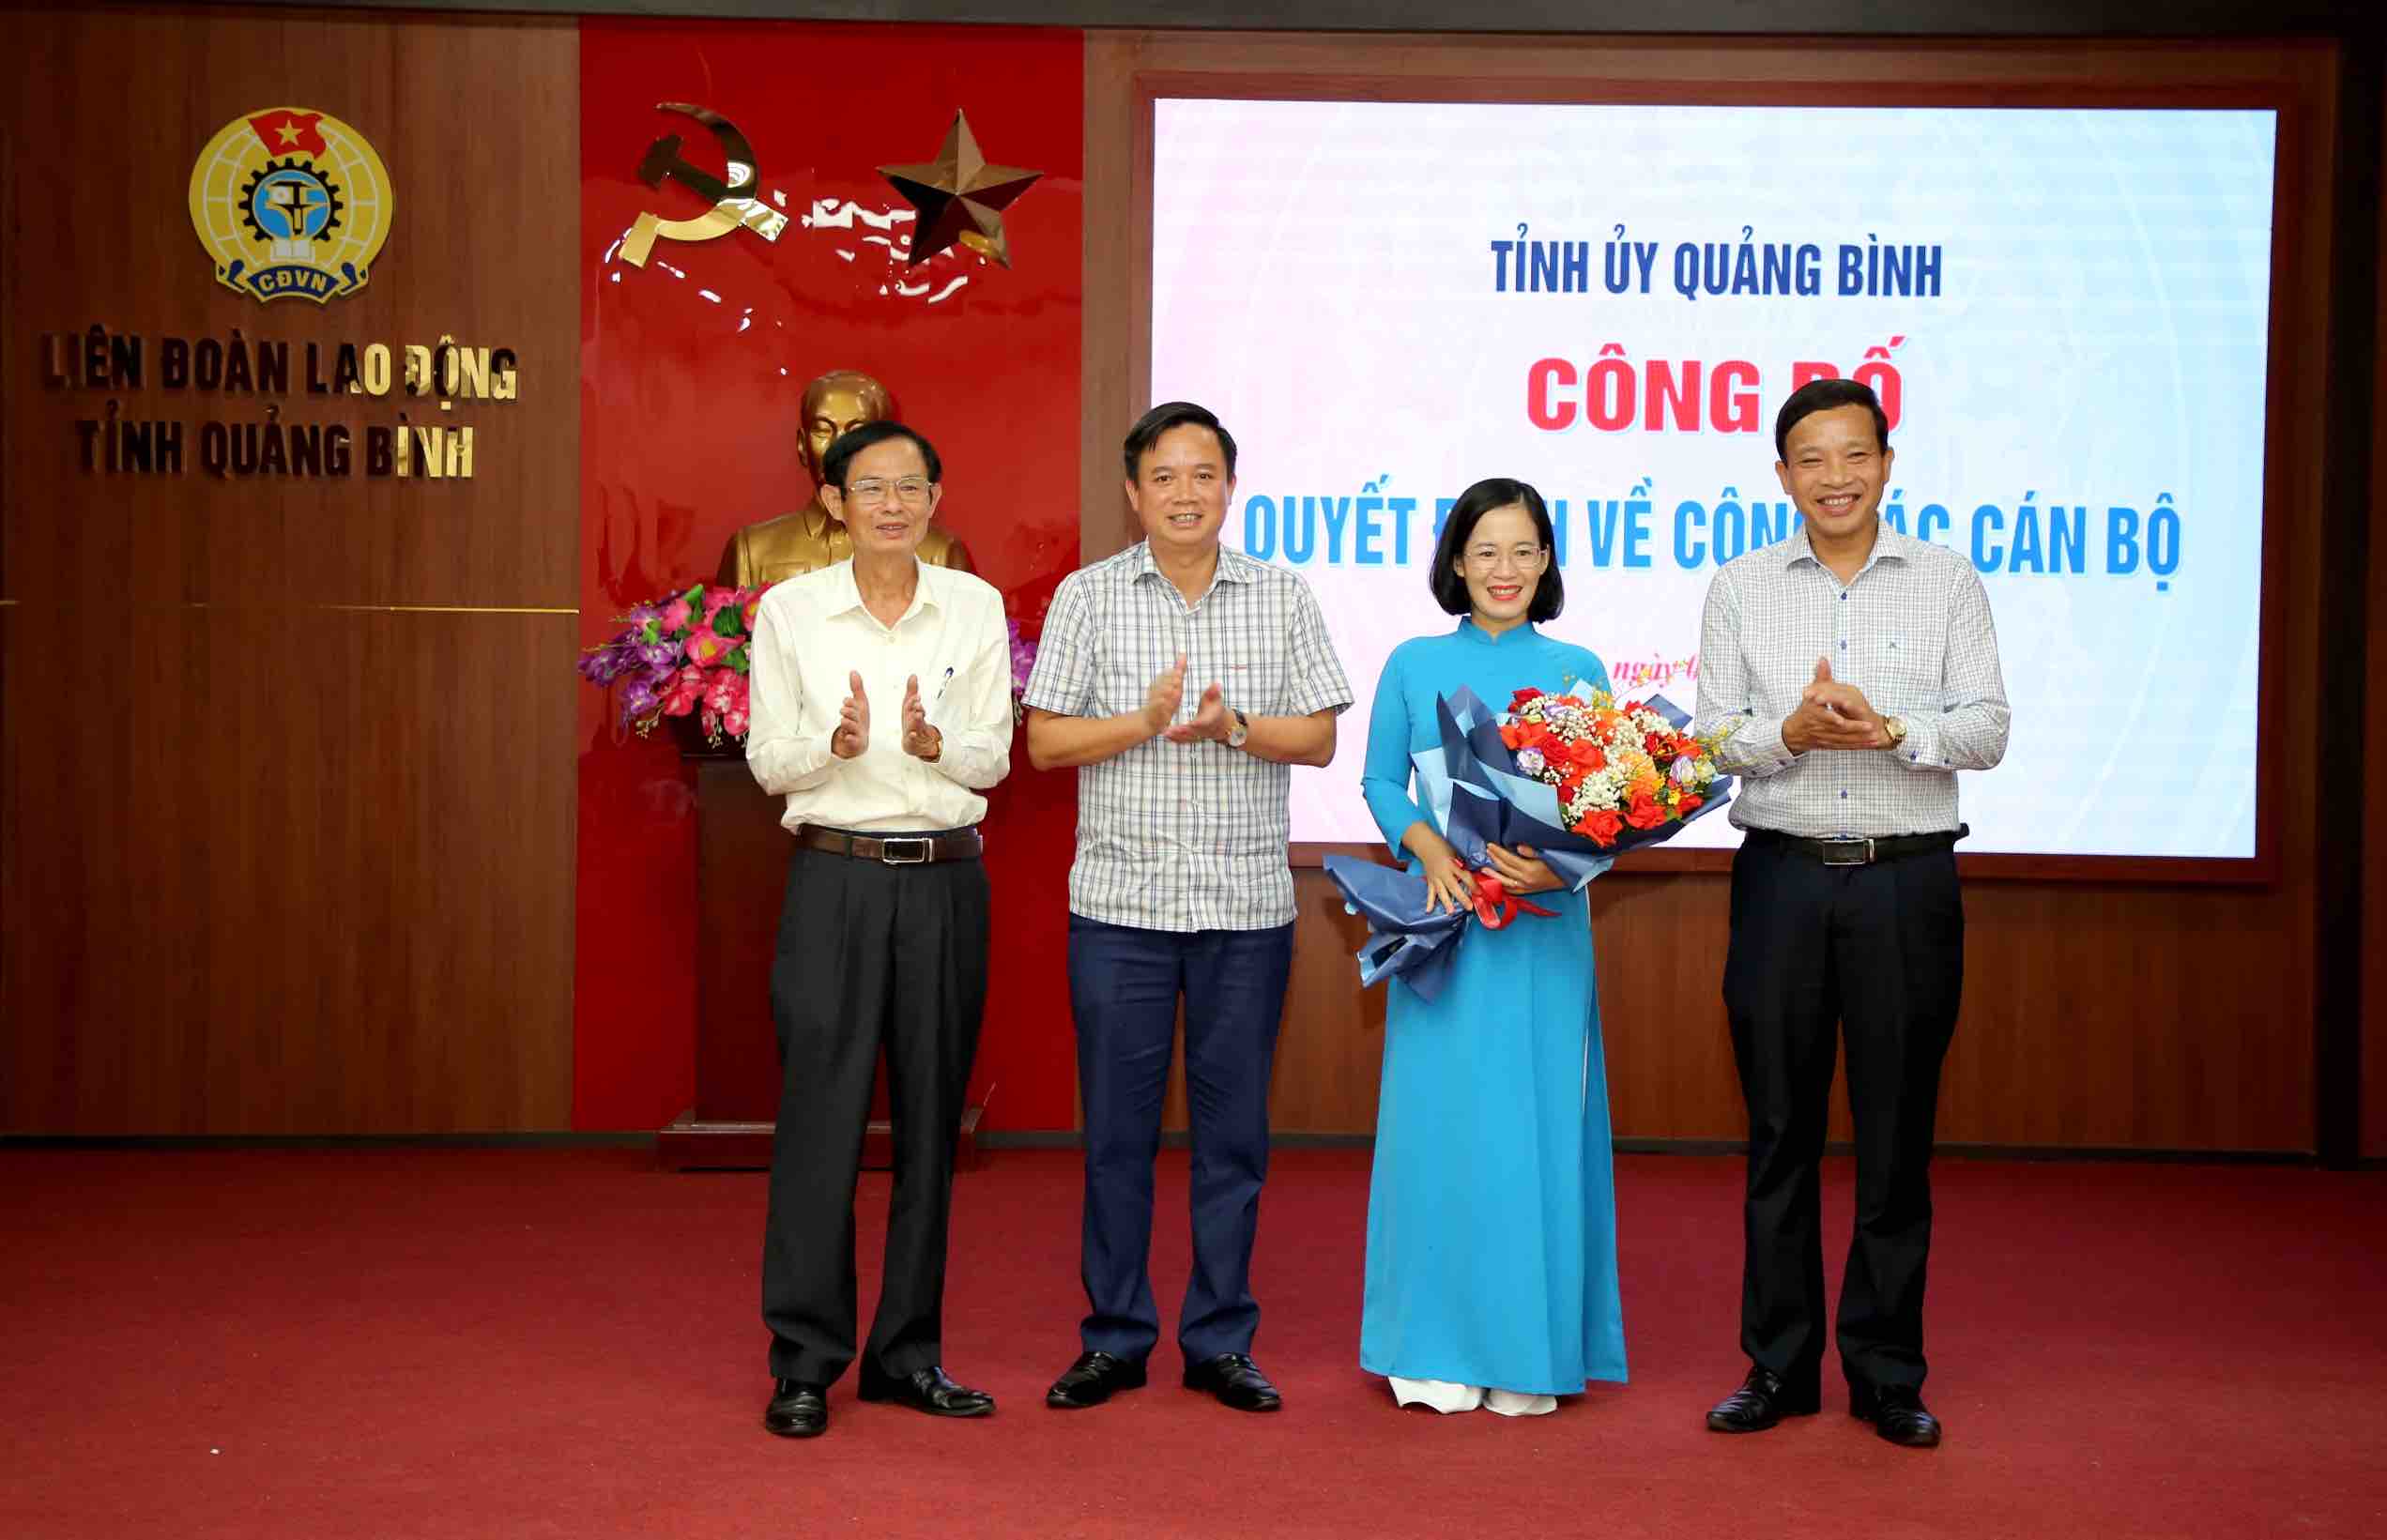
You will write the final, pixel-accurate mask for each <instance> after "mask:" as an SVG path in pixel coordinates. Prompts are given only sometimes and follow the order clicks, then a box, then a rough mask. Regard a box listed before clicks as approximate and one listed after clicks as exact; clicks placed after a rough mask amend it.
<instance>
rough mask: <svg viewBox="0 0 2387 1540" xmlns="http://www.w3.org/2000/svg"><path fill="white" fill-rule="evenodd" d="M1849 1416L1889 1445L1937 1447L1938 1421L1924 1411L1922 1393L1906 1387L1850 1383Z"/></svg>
mask: <svg viewBox="0 0 2387 1540" xmlns="http://www.w3.org/2000/svg"><path fill="white" fill-rule="evenodd" d="M1848 1415H1850V1416H1851V1417H1855V1418H1858V1419H1859V1420H1860V1421H1863V1422H1868V1423H1871V1424H1873V1425H1874V1432H1876V1433H1878V1434H1880V1435H1881V1436H1882V1437H1883V1438H1885V1439H1887V1440H1889V1441H1890V1442H1891V1443H1897V1444H1904V1445H1905V1446H1906V1447H1907V1448H1909V1449H1936V1448H1938V1447H1939V1419H1938V1418H1936V1417H1935V1416H1933V1415H1932V1414H1931V1413H1930V1412H1928V1411H1926V1410H1923V1397H1922V1393H1921V1392H1920V1391H1919V1390H1916V1389H1914V1388H1913V1387H1912V1386H1908V1385H1884V1386H1881V1387H1880V1388H1879V1389H1875V1388H1874V1386H1871V1385H1867V1384H1861V1383H1859V1382H1858V1381H1857V1380H1850V1381H1849V1382H1848Z"/></svg>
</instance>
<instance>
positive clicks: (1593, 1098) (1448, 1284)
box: [1359, 480, 1625, 1416]
mask: <svg viewBox="0 0 2387 1540" xmlns="http://www.w3.org/2000/svg"><path fill="white" fill-rule="evenodd" d="M1552 545H1553V537H1552V530H1551V525H1550V515H1549V512H1548V510H1547V509H1546V507H1545V506H1544V504H1543V502H1542V498H1541V495H1540V494H1539V493H1538V492H1536V491H1535V490H1534V489H1533V488H1532V487H1530V486H1528V485H1526V484H1525V483H1523V482H1522V481H1513V480H1486V481H1478V482H1477V483H1476V484H1475V485H1474V486H1472V487H1469V488H1468V489H1467V491H1466V494H1465V495H1464V496H1461V498H1460V499H1459V501H1458V504H1457V505H1456V506H1455V507H1453V508H1452V509H1451V511H1450V518H1449V521H1448V523H1446V525H1445V526H1444V527H1443V534H1442V539H1441V541H1440V543H1439V545H1438V547H1437V548H1436V550H1435V552H1434V566H1433V578H1432V586H1433V592H1434V597H1435V599H1436V600H1437V601H1438V602H1440V603H1441V604H1442V607H1443V608H1444V609H1445V610H1446V611H1448V612H1449V613H1451V614H1453V615H1457V616H1460V617H1461V619H1460V621H1459V624H1458V626H1457V628H1456V629H1454V630H1452V631H1450V632H1447V633H1443V634H1440V635H1433V636H1420V637H1415V638H1414V639H1412V640H1410V641H1407V642H1403V643H1402V644H1401V645H1400V647H1398V648H1394V649H1393V653H1392V656H1391V657H1390V658H1389V659H1388V660H1386V662H1385V670H1384V675H1383V678H1382V679H1380V681H1379V682H1378V685H1377V688H1376V701H1375V708H1374V711H1373V714H1372V715H1371V716H1370V717H1369V724H1368V758H1367V766H1366V771H1365V779H1364V785H1365V788H1366V791H1367V797H1368V807H1369V812H1371V813H1372V814H1374V816H1375V819H1376V826H1377V827H1378V828H1379V829H1381V830H1382V831H1384V836H1385V842H1386V843H1387V844H1389V845H1390V846H1392V848H1393V851H1394V853H1395V854H1396V855H1398V856H1400V857H1402V858H1403V859H1404V861H1406V863H1407V865H1408V868H1409V870H1411V871H1414V872H1417V873H1420V874H1422V875H1423V876H1424V877H1425V878H1426V880H1427V883H1428V885H1429V886H1430V888H1431V892H1432V893H1433V896H1434V900H1435V902H1436V903H1437V904H1450V905H1456V906H1458V907H1461V908H1465V907H1470V906H1471V905H1472V903H1473V900H1474V893H1475V890H1474V880H1473V877H1471V875H1470V874H1468V873H1467V872H1466V870H1465V869H1464V868H1463V867H1462V866H1461V863H1460V861H1459V860H1458V858H1457V856H1456V855H1455V854H1454V853H1453V851H1452V849H1451V847H1450V845H1449V843H1448V842H1447V841H1446V839H1444V837H1443V831H1442V830H1441V828H1440V827H1439V826H1438V825H1437V823H1436V821H1435V816H1434V814H1433V812H1432V810H1431V809H1430V808H1429V807H1427V806H1425V805H1423V804H1422V803H1421V802H1420V800H1419V799H1418V798H1417V797H1416V796H1415V795H1413V793H1412V791H1411V770H1412V764H1411V755H1415V754H1416V753H1418V752H1419V751H1420V750H1424V749H1427V748H1429V747H1431V746H1433V745H1435V744H1437V743H1439V741H1440V734H1439V730H1438V728H1437V725H1436V720H1435V701H1436V698H1437V697H1438V696H1442V695H1446V694H1452V693H1455V692H1456V691H1457V690H1458V689H1459V688H1460V687H1461V685H1464V686H1466V687H1467V688H1469V689H1471V690H1473V691H1474V692H1475V693H1476V694H1477V696H1479V697H1480V698H1481V699H1482V700H1483V701H1484V702H1485V703H1486V704H1487V705H1489V706H1491V707H1492V709H1495V710H1497V709H1502V708H1504V707H1506V706H1507V701H1508V698H1509V696H1510V695H1511V694H1514V693H1515V692H1516V691H1518V690H1520V689H1522V688H1524V687H1527V686H1533V687H1536V688H1539V689H1543V690H1552V691H1557V690H1564V689H1566V688H1567V687H1568V686H1569V685H1571V684H1573V683H1574V682H1575V681H1577V680H1579V679H1587V680H1589V681H1590V683H1591V684H1592V685H1594V686H1596V687H1598V688H1600V689H1603V690H1604V689H1606V688H1608V671H1607V669H1606V668H1605V667H1604V666H1602V665H1601V663H1600V662H1599V659H1598V658H1597V657H1595V656H1593V655H1592V654H1591V653H1590V652H1588V651H1585V650H1584V648H1579V647H1573V646H1570V645H1568V644H1567V643H1565V642H1561V641H1558V640H1557V639H1555V638H1553V637H1550V636H1546V635H1544V634H1543V633H1542V632H1541V630H1540V629H1539V626H1538V622H1540V621H1546V620H1550V619H1553V618H1555V617H1556V616H1557V614H1558V612H1559V609H1560V607H1561V605H1562V604H1563V603H1564V602H1565V597H1566V596H1565V587H1564V583H1563V580H1562V579H1561V576H1560V574H1559V572H1558V570H1557V568H1556V566H1555V565H1554V564H1553V561H1552ZM1492 862H1493V869H1494V872H1495V873H1496V875H1497V876H1498V877H1499V878H1500V880H1501V882H1502V883H1503V885H1505V886H1506V887H1507V888H1508V889H1509V891H1510V892H1516V893H1520V894H1524V895H1528V896H1531V897H1532V898H1533V899H1534V901H1535V902H1536V903H1538V904H1540V905H1542V906H1543V907H1547V908H1551V909H1554V910H1556V911H1557V916H1556V918H1554V919H1540V918H1537V917H1534V916H1531V915H1520V916H1519V917H1518V918H1517V919H1516V920H1515V921H1513V922H1511V923H1510V924H1508V925H1507V927H1505V928H1503V929H1499V930H1493V929H1490V928H1487V927H1485V926H1482V925H1470V926H1469V927H1468V928H1467V932H1466V934H1465V936H1464V937H1463V938H1461V941H1460V942H1459V951H1458V955H1457V960H1456V963H1455V965H1454V966H1453V968H1452V969H1451V971H1450V974H1449V976H1448V977H1447V979H1446V982H1445V983H1444V986H1443V989H1442V991H1441V993H1440V994H1439V995H1438V996H1436V998H1435V999H1431V1000H1428V999H1423V998H1422V997H1420V996H1419V995H1418V994H1417V993H1416V992H1415V990H1413V989H1411V988H1410V987H1409V985H1408V984H1407V983H1405V982H1403V981H1401V980H1400V979H1398V978H1396V979H1394V980H1392V981H1391V982H1390V983H1387V984H1386V986H1385V987H1386V988H1387V989H1388V990H1389V991H1390V997H1389V999H1388V1000H1387V1001H1386V1008H1385V1063H1384V1086H1383V1091H1382V1095H1381V1099H1380V1101H1379V1104H1378V1109H1377V1115H1376V1155H1375V1170H1374V1174H1373V1177H1372V1180H1371V1182H1370V1183H1369V1195H1368V1277H1367V1291H1366V1304H1365V1306H1364V1309H1363V1312H1362V1317H1361V1323H1360V1330H1359V1362H1360V1365H1361V1366H1362V1367H1363V1368H1365V1369H1367V1370H1368V1371H1369V1373H1371V1374H1379V1375H1383V1376H1385V1378H1386V1379H1387V1380H1390V1381H1391V1386H1392V1391H1393V1395H1394V1396H1395V1397H1396V1398H1397V1399H1398V1400H1399V1401H1400V1404H1402V1405H1404V1406H1407V1405H1425V1406H1430V1407H1432V1408H1434V1409H1436V1410H1442V1411H1463V1410H1473V1409H1474V1408H1476V1407H1478V1406H1482V1407H1485V1408H1487V1409H1489V1410H1493V1411H1499V1412H1504V1413H1507V1414H1508V1415H1511V1416H1515V1415H1529V1414H1534V1413H1538V1412H1546V1411H1549V1410H1553V1409H1554V1408H1555V1406H1556V1404H1557V1403H1556V1400H1555V1397H1557V1396H1560V1395H1572V1394H1576V1393H1579V1392H1581V1391H1582V1390H1583V1389H1584V1384H1585V1382H1586V1381H1588V1380H1623V1379H1624V1378H1625V1345H1624V1320H1623V1316H1622V1313H1621V1311H1620V1309H1619V1307H1618V1304H1617V1296H1616V1221H1615V1189H1614V1175H1613V1171H1612V1167H1611V1161H1610V1143H1609V1132H1608V1082H1607V1072H1606V1066H1605V1063H1604V1061H1603V1056H1602V1053H1601V1050H1600V1042H1599V994H1598V989H1597V985H1596V983H1595V981H1594V978H1593V974H1592V949H1591V928H1590V924H1589V920H1588V910H1587V907H1586V903H1585V899H1584V893H1583V892H1581V890H1576V891H1572V892H1568V891H1563V889H1564V885H1563V884H1562V883H1561V882H1560V880H1559V879H1558V877H1556V875H1555V874H1553V872H1552V871H1551V869H1550V867H1549V866H1548V865H1546V864H1544V863H1543V862H1542V861H1539V860H1538V859H1536V857H1535V856H1534V853H1533V852H1532V850H1531V849H1529V848H1525V847H1520V848H1518V849H1515V850H1505V849H1502V848H1500V847H1499V846H1494V847H1493V848H1492Z"/></svg>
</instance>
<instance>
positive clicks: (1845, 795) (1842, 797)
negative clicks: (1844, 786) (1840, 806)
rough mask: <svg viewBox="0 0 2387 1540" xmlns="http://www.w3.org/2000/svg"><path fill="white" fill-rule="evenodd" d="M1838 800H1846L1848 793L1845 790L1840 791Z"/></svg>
mask: <svg viewBox="0 0 2387 1540" xmlns="http://www.w3.org/2000/svg"><path fill="white" fill-rule="evenodd" d="M1840 800H1842V801H1846V800H1848V793H1846V792H1842V793H1841V794H1840Z"/></svg>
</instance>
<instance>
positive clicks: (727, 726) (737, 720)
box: [721, 705, 746, 738]
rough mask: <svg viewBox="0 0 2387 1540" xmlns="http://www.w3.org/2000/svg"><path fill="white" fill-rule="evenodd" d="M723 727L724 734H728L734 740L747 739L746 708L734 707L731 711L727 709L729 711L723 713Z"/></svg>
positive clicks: (741, 706)
mask: <svg viewBox="0 0 2387 1540" xmlns="http://www.w3.org/2000/svg"><path fill="white" fill-rule="evenodd" d="M721 726H722V730H723V731H724V732H727V734H728V735H729V736H730V737H732V738H743V737H745V736H746V709H745V707H744V706H743V705H738V706H733V707H731V708H729V709H727V711H724V712H722V713H721Z"/></svg>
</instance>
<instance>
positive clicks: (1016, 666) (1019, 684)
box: [1003, 620, 1036, 691]
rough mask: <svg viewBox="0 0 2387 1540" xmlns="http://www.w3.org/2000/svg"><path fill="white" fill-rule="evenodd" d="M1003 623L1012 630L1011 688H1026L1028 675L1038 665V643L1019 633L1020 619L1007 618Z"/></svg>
mask: <svg viewBox="0 0 2387 1540" xmlns="http://www.w3.org/2000/svg"><path fill="white" fill-rule="evenodd" d="M1003 624H1004V626H1006V627H1007V628H1009V630H1010V632H1011V688H1012V689H1013V690H1015V691H1018V690H1025V689H1027V688H1028V676H1029V675H1030V674H1031V673H1032V672H1033V671H1034V669H1035V666H1036V644H1035V643H1033V642H1032V641H1030V640H1028V639H1027V638H1026V637H1024V636H1022V635H1020V634H1019V622H1018V621H1017V620H1005V621H1004V622H1003Z"/></svg>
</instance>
